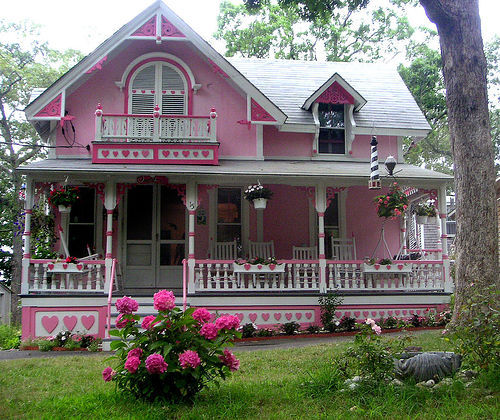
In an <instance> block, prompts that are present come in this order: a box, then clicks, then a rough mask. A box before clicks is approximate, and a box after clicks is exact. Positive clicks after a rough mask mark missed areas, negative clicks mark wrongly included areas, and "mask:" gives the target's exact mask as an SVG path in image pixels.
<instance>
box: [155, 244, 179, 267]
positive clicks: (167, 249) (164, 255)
mask: <svg viewBox="0 0 500 420" xmlns="http://www.w3.org/2000/svg"><path fill="white" fill-rule="evenodd" d="M184 257H185V246H184V244H183V243H182V244H161V245H160V265H182V260H183V259H184Z"/></svg>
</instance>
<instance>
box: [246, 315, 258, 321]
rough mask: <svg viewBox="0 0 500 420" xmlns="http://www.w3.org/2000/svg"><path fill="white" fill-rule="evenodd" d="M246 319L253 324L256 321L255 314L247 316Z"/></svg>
mask: <svg viewBox="0 0 500 420" xmlns="http://www.w3.org/2000/svg"><path fill="white" fill-rule="evenodd" d="M248 318H250V321H252V322H255V321H256V320H257V314H249V315H248Z"/></svg>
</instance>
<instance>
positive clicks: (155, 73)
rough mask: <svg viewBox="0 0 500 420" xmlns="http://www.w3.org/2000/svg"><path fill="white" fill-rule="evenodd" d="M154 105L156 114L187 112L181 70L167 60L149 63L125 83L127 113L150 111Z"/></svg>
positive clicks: (185, 86)
mask: <svg viewBox="0 0 500 420" xmlns="http://www.w3.org/2000/svg"><path fill="white" fill-rule="evenodd" d="M155 105H158V106H159V107H160V114H164V115H165V114H168V115H170V114H174V115H186V114H187V113H188V109H187V106H188V89H187V82H186V79H185V77H184V75H183V74H182V72H181V71H180V70H179V69H178V68H177V67H175V66H173V65H172V64H170V63H167V62H150V63H147V64H144V65H142V66H141V67H139V68H138V69H137V71H136V72H135V73H134V74H133V75H132V78H131V80H130V83H129V105H128V106H129V112H130V113H131V114H152V113H153V112H154V107H155Z"/></svg>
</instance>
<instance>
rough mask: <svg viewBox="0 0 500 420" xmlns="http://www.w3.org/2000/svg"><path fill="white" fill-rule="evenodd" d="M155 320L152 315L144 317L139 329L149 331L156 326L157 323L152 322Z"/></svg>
mask: <svg viewBox="0 0 500 420" xmlns="http://www.w3.org/2000/svg"><path fill="white" fill-rule="evenodd" d="M155 319H156V316H154V315H148V316H146V317H144V319H143V320H142V324H141V327H142V328H144V329H145V330H151V329H152V328H153V327H154V325H155V324H157V322H154V320H155Z"/></svg>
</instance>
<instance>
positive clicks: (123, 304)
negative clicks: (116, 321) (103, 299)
mask: <svg viewBox="0 0 500 420" xmlns="http://www.w3.org/2000/svg"><path fill="white" fill-rule="evenodd" d="M115 306H116V310H117V311H118V312H120V313H121V314H131V313H133V312H135V311H137V310H138V309H139V304H138V303H137V301H136V300H134V299H132V298H130V297H128V296H123V298H121V299H118V300H117V301H116V304H115Z"/></svg>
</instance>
